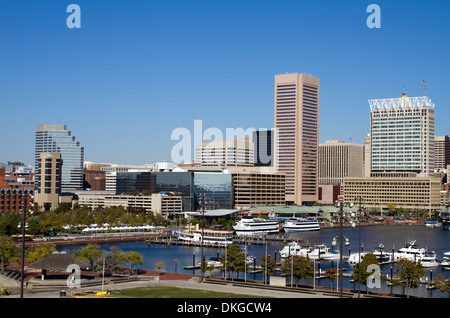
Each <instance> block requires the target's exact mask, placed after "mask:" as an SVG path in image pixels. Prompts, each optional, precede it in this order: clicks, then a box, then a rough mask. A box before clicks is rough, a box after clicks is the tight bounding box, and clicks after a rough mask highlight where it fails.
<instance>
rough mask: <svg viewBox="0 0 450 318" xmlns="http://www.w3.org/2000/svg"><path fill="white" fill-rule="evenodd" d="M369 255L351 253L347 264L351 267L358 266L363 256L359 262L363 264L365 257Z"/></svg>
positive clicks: (365, 253)
mask: <svg viewBox="0 0 450 318" xmlns="http://www.w3.org/2000/svg"><path fill="white" fill-rule="evenodd" d="M367 254H369V253H368V252H361V253H351V254H350V256H349V257H348V259H347V262H348V263H349V264H351V265H355V264H358V256H360V255H361V258H360V260H359V262H362V260H363V258H364V256H366V255H367Z"/></svg>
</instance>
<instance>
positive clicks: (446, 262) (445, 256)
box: [441, 251, 450, 267]
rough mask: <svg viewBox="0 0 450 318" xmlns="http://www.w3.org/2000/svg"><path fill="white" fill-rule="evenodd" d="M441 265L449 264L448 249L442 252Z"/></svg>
mask: <svg viewBox="0 0 450 318" xmlns="http://www.w3.org/2000/svg"><path fill="white" fill-rule="evenodd" d="M441 265H442V266H445V267H447V266H450V251H449V252H445V253H444V259H443V260H442V262H441Z"/></svg>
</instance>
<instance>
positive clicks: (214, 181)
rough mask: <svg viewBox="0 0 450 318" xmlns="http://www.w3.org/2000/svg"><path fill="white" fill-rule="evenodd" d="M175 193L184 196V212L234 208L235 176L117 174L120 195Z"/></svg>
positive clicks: (166, 173) (209, 173)
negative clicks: (202, 196)
mask: <svg viewBox="0 0 450 318" xmlns="http://www.w3.org/2000/svg"><path fill="white" fill-rule="evenodd" d="M144 190H146V191H148V192H150V193H161V192H173V193H176V194H180V195H181V196H182V203H183V210H184V211H199V210H201V201H200V194H203V193H204V194H205V210H212V209H230V208H233V198H232V175H231V174H226V173H220V172H192V171H190V172H172V171H171V172H118V173H117V177H116V193H117V194H133V193H135V192H142V191H144Z"/></svg>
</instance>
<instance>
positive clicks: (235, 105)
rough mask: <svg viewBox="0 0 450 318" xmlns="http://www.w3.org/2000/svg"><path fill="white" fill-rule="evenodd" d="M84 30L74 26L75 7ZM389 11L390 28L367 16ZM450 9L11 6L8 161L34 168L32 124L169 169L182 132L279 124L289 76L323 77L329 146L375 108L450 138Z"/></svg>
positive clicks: (356, 129)
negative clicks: (427, 112)
mask: <svg viewBox="0 0 450 318" xmlns="http://www.w3.org/2000/svg"><path fill="white" fill-rule="evenodd" d="M71 3H75V4H78V5H79V6H80V8H81V29H69V28H68V27H67V25H66V19H67V17H68V16H69V13H67V12H66V8H67V6H68V5H69V4H71ZM371 3H376V4H378V5H380V7H381V26H382V28H381V29H369V28H368V27H367V26H366V19H367V17H368V16H369V13H366V8H367V6H368V5H369V4H371ZM449 17H450V2H449V1H448V0H441V1H438V0H433V1H423V0H422V1H413V0H403V1H399V0H395V1H394V0H390V1H377V0H370V1H361V0H359V1H354V0H352V1H349V0H344V1H335V0H327V1H302V0H295V1H291V0H270V1H267V0H236V1H235V0H227V1H225V0H221V1H219V0H204V1H203V0H177V1H175V0H153V1H151V0H141V1H139V0H130V1H119V0H69V1H65V0H52V1H49V0H21V1H17V0H1V1H0V106H1V123H0V147H1V148H0V149H1V151H0V162H6V161H8V160H9V161H24V162H26V163H27V164H33V163H34V162H33V160H34V134H35V126H36V124H66V125H68V128H69V129H70V130H71V131H72V133H73V135H75V136H76V139H77V140H79V141H80V142H81V144H82V145H83V146H84V147H85V160H90V161H95V162H117V163H130V164H135V163H152V162H154V161H160V160H168V161H170V160H171V157H170V152H171V149H172V147H173V146H174V145H175V144H176V142H175V141H172V140H171V139H170V136H171V133H172V130H173V129H175V128H177V127H186V128H188V129H192V130H193V124H194V120H196V119H201V120H203V128H204V129H206V128H208V127H218V128H220V129H223V131H225V128H227V127H229V128H236V127H243V128H248V127H254V128H271V127H273V99H274V97H273V82H274V76H275V75H276V74H279V73H286V72H289V73H290V72H299V73H310V74H312V75H315V76H318V77H320V79H321V88H320V94H321V96H320V142H324V141H325V140H329V139H340V140H346V141H348V140H349V139H350V138H351V140H352V141H353V142H358V143H362V142H363V141H364V136H365V134H367V133H368V132H369V104H368V100H369V99H373V98H393V97H400V95H401V93H402V89H403V79H405V82H406V91H407V93H408V94H409V95H410V96H420V95H422V81H423V80H425V81H426V83H427V90H426V95H427V96H429V97H431V99H432V100H433V101H434V102H435V104H436V134H437V135H445V134H450V127H449V125H448V121H449V118H450V116H449V115H450V110H449V107H450V85H449V84H450V40H449V39H450V18H449Z"/></svg>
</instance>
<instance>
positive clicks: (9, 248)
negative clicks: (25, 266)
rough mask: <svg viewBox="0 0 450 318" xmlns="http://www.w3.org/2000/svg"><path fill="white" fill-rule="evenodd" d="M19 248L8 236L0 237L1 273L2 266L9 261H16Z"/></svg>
mask: <svg viewBox="0 0 450 318" xmlns="http://www.w3.org/2000/svg"><path fill="white" fill-rule="evenodd" d="M18 252H19V248H18V247H17V246H15V245H14V244H13V242H12V240H11V239H10V238H8V237H0V266H1V271H2V273H3V270H4V267H5V266H6V265H8V264H9V263H10V262H12V261H14V262H17V257H16V255H17V253H18Z"/></svg>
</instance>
